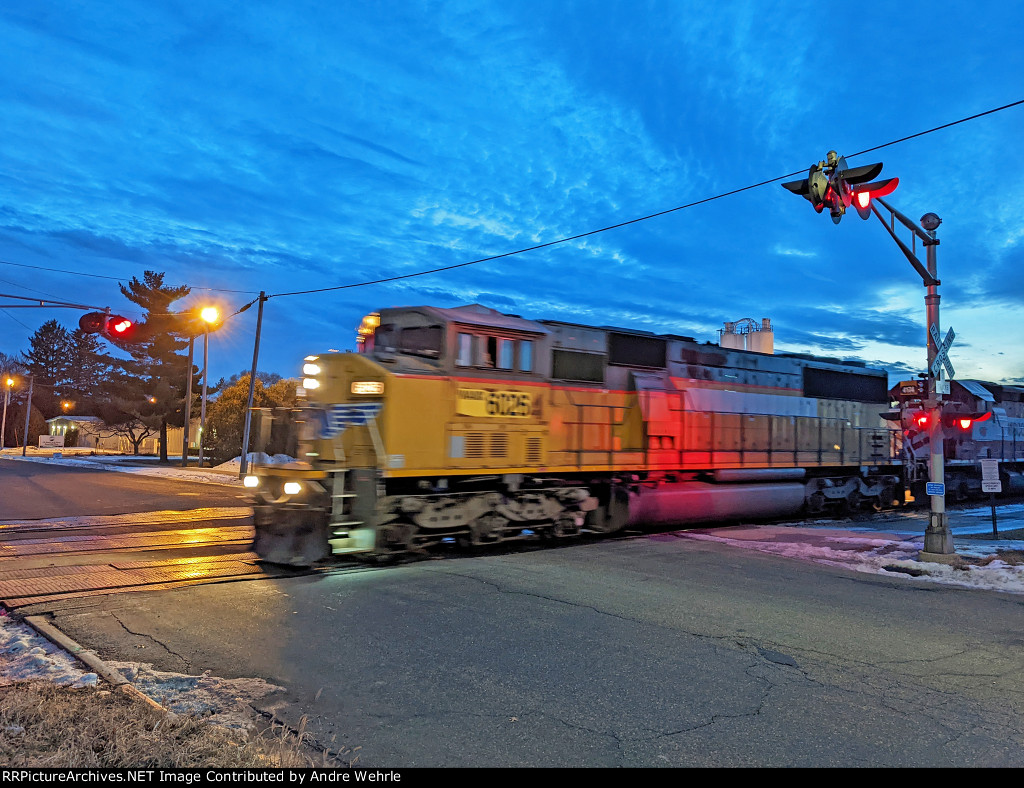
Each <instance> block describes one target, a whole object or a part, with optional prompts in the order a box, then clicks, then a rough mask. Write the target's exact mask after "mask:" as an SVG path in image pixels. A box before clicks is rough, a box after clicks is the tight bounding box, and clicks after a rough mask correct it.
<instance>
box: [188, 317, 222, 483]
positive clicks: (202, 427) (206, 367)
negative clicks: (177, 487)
mask: <svg viewBox="0 0 1024 788" xmlns="http://www.w3.org/2000/svg"><path fill="white" fill-rule="evenodd" d="M199 316H200V317H201V318H202V319H203V324H204V325H203V399H202V404H201V405H200V406H199V467H200V468H202V467H203V443H204V442H205V440H206V385H207V382H208V381H209V379H210V326H211V325H212V324H214V323H216V322H217V320H218V319H219V318H220V310H218V309H217V307H215V306H207V307H203V309H202V310H201V311H200V312H199ZM189 372H191V369H190V370H189Z"/></svg>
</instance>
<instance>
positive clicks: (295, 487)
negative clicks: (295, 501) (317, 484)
mask: <svg viewBox="0 0 1024 788" xmlns="http://www.w3.org/2000/svg"><path fill="white" fill-rule="evenodd" d="M301 490H302V485H301V484H299V483H298V482H285V483H284V492H285V494H286V495H298V494H299V492H300V491H301Z"/></svg>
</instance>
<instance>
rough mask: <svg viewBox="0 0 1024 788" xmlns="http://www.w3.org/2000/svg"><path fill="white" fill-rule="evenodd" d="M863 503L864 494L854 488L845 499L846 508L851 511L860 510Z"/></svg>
mask: <svg viewBox="0 0 1024 788" xmlns="http://www.w3.org/2000/svg"><path fill="white" fill-rule="evenodd" d="M862 503H864V496H863V495H861V494H860V492H859V491H858V490H854V491H853V492H851V493H850V494H849V495H847V496H846V498H845V499H844V505H845V506H846V510H847V511H850V512H856V511H857V510H859V509H860V507H861V504H862Z"/></svg>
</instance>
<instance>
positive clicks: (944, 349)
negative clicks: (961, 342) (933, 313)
mask: <svg viewBox="0 0 1024 788" xmlns="http://www.w3.org/2000/svg"><path fill="white" fill-rule="evenodd" d="M928 333H929V334H931V335H932V339H934V340H935V361H933V362H932V375H933V376H935V377H939V376H940V372H941V370H942V368H943V367H945V368H946V378H947V379H948V380H952V379H953V376H954V372H953V365H952V364H950V363H949V348H950V346H952V344H953V339H954V338H955V337H956V334H955V333H953V329H952V328H951V329H949V331H947V332H946V338H945V339H944V340H942V341H941V342H940V341H939V329H938V328H937V327H936V325H935V324H934V323H932V324H931V325H930V326H929V327H928Z"/></svg>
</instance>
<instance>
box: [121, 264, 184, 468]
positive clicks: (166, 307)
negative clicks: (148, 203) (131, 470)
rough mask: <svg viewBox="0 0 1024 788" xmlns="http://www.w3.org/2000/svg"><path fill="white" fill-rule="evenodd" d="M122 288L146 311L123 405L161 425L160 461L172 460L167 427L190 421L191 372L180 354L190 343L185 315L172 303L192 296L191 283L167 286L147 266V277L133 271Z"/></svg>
mask: <svg viewBox="0 0 1024 788" xmlns="http://www.w3.org/2000/svg"><path fill="white" fill-rule="evenodd" d="M120 288H121V293H122V294H123V295H124V297H125V298H127V299H128V300H129V301H131V302H132V303H134V304H137V305H138V306H140V307H142V309H143V310H145V315H144V316H143V321H142V324H141V325H140V326H139V327H138V330H139V331H138V336H139V341H137V342H135V343H133V344H131V345H128V346H126V347H125V349H126V350H127V351H128V352H129V353H130V354H131V356H132V359H133V360H134V362H135V369H134V373H135V379H134V380H133V381H126V380H120V381H118V382H117V385H118V388H119V389H120V394H121V396H119V397H118V400H119V402H120V404H121V405H122V406H123V407H122V410H124V411H125V412H128V413H131V414H133V415H134V416H136V417H137V418H139V419H140V420H141V421H142V422H144V423H145V424H148V425H150V426H152V427H153V428H154V429H159V431H160V461H161V462H167V426H168V424H174V425H178V424H179V423H184V420H183V412H184V410H186V409H185V408H183V407H182V403H183V401H184V396H185V383H186V378H185V376H186V374H188V372H191V370H189V371H188V372H186V369H185V366H186V359H185V357H184V356H182V355H180V352H181V351H182V350H183V349H184V348H185V347H186V346H187V345H188V340H187V339H185V338H183V337H182V335H181V331H182V322H181V316H180V314H178V313H174V312H172V311H171V304H173V303H174V302H175V301H177V300H179V299H181V298H184V297H185V296H187V295H188V294H189V292H190V291H191V288H190V287H188V286H187V285H179V286H177V287H171V286H170V285H165V284H164V275H163V273H157V272H155V271H145V272H144V273H143V275H142V280H141V281H139V279H138V278H137V277H134V276H133V277H132V280H131V281H130V282H129V283H128V284H127V286H125V285H120ZM152 400H155V402H154V401H152ZM133 403H134V407H133V406H132V404H133Z"/></svg>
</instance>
